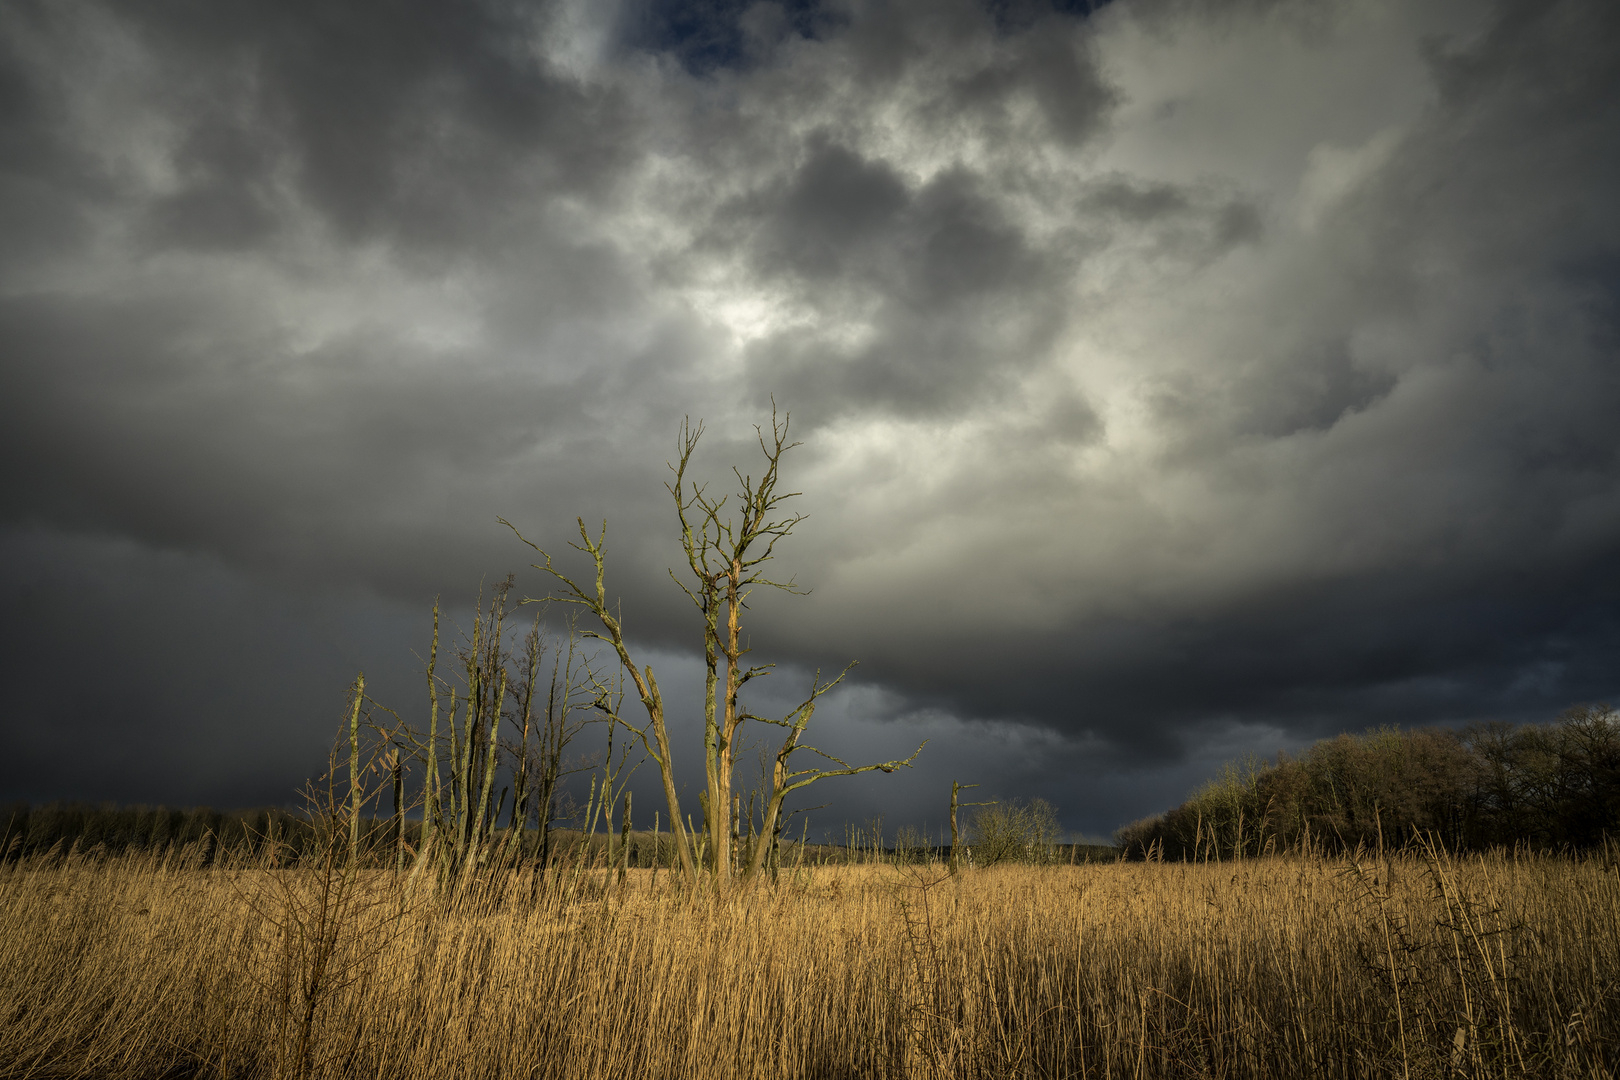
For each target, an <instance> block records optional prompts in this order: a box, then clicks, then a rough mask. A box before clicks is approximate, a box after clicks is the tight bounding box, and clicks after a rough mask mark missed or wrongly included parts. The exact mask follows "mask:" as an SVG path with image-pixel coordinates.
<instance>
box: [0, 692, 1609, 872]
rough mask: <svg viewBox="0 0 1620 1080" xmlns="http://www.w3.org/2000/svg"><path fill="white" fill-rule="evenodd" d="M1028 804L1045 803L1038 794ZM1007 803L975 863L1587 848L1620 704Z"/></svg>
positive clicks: (268, 830)
mask: <svg viewBox="0 0 1620 1080" xmlns="http://www.w3.org/2000/svg"><path fill="white" fill-rule="evenodd" d="M1013 805H1014V806H1016V805H1017V804H1013ZM1033 805H1034V806H1036V807H1044V804H1041V803H1040V801H1039V800H1035V802H1034V804H1033ZM1045 809H1046V811H1047V813H1048V814H1050V808H1045ZM1008 813H1009V811H1008V810H1006V809H989V810H987V811H985V812H983V813H982V814H981V815H979V817H982V818H984V820H979V818H978V817H976V818H975V820H974V821H973V823H972V829H971V832H970V837H971V840H972V844H971V845H969V848H970V849H971V847H972V846H977V847H979V848H980V851H981V857H980V858H979V859H976V860H975V861H976V862H979V863H980V864H986V863H993V862H1000V861H1018V862H1039V863H1049V864H1053V863H1056V864H1061V863H1070V862H1096V861H1099V860H1108V859H1113V858H1119V857H1124V858H1128V859H1143V858H1148V859H1164V860H1169V861H1180V860H1189V859H1199V860H1202V859H1231V858H1245V857H1251V858H1252V857H1255V856H1259V855H1265V854H1274V853H1278V852H1286V851H1299V850H1311V851H1317V852H1323V853H1338V852H1344V851H1350V850H1354V849H1355V848H1357V847H1363V848H1369V849H1370V848H1376V847H1378V846H1379V845H1380V844H1382V845H1384V846H1386V847H1402V846H1405V845H1407V844H1409V843H1411V842H1414V841H1416V840H1418V839H1420V838H1423V837H1433V838H1435V839H1436V840H1438V841H1439V842H1440V843H1441V844H1443V845H1444V846H1445V847H1446V848H1447V849H1448V850H1451V851H1454V852H1463V851H1481V850H1487V849H1490V848H1496V847H1507V848H1512V847H1522V848H1529V849H1532V850H1537V851H1578V850H1589V849H1593V848H1597V847H1600V846H1601V845H1602V844H1603V842H1604V839H1605V837H1615V836H1620V713H1617V712H1616V711H1615V710H1614V709H1612V708H1610V707H1609V706H1606V705H1583V706H1578V707H1576V708H1573V709H1570V710H1569V711H1568V712H1566V713H1564V714H1563V715H1562V716H1561V717H1559V718H1558V719H1557V720H1555V721H1553V722H1551V723H1543V724H1523V725H1512V724H1505V723H1491V724H1479V725H1474V726H1471V727H1466V728H1462V729H1460V730H1452V729H1447V728H1423V729H1418V730H1413V731H1399V730H1396V729H1393V728H1382V729H1376V730H1372V731H1368V732H1365V733H1363V734H1359V735H1349V734H1347V735H1340V736H1338V737H1336V738H1332V739H1324V740H1322V741H1320V742H1318V743H1316V744H1314V745H1313V746H1311V747H1310V748H1309V749H1307V750H1305V751H1304V752H1303V753H1301V754H1299V755H1297V756H1290V755H1288V754H1279V755H1278V756H1277V758H1276V760H1275V761H1262V760H1256V759H1251V760H1250V761H1248V762H1243V763H1233V764H1228V765H1227V766H1226V767H1225V768H1224V770H1223V772H1222V774H1221V775H1220V776H1219V777H1217V778H1216V779H1214V780H1211V781H1209V782H1208V783H1207V784H1205V785H1204V786H1203V787H1201V788H1199V789H1198V790H1197V791H1196V792H1195V793H1194V794H1193V795H1192V796H1191V797H1190V798H1188V799H1187V801H1186V802H1184V803H1182V804H1181V805H1180V806H1177V807H1176V808H1174V809H1172V810H1170V811H1167V812H1166V813H1163V814H1159V815H1155V816H1153V817H1150V818H1145V819H1143V820H1141V821H1138V822H1134V823H1133V824H1131V825H1127V826H1126V827H1124V828H1122V829H1120V830H1119V831H1118V833H1116V835H1115V840H1116V844H1115V845H1114V846H1112V847H1110V846H1107V845H1101V844H1071V843H1062V842H1058V841H1057V839H1056V828H1055V825H1056V822H1055V817H1054V820H1052V821H1051V822H1050V823H1049V824H1047V825H1044V826H1043V827H1041V828H1038V829H1035V830H1034V831H1033V832H1031V833H1030V837H1024V836H1023V832H1024V831H1025V830H1022V829H1019V830H1016V831H1018V833H1019V836H1018V837H1017V838H1016V839H1017V842H1018V846H1019V848H1020V850H1018V851H1017V852H1016V853H1014V852H1012V851H1011V850H1009V851H1008V852H1006V853H1000V852H996V853H992V851H991V850H990V848H991V847H992V841H993V839H995V840H999V837H998V836H997V834H996V830H997V828H998V826H999V827H1000V831H1003V832H1005V831H1007V828H1006V826H1007V824H1008V823H1006V822H1002V821H1001V820H1000V819H1001V818H1004V817H1007V816H1008ZM402 824H403V828H404V829H405V830H406V836H405V840H406V843H407V844H409V845H410V846H411V847H412V848H415V847H416V846H417V845H418V844H419V843H420V834H421V823H420V822H419V821H407V822H404V823H402ZM396 827H397V826H396V821H395V820H394V819H391V818H389V817H386V816H381V815H379V816H376V817H366V818H365V819H364V821H363V825H362V829H363V831H364V833H365V839H366V842H365V845H364V846H365V847H367V848H368V849H370V848H372V847H375V846H380V844H381V843H384V842H386V839H387V838H389V837H390V834H391V830H393V829H395V828H396ZM506 831H507V830H505V829H501V830H497V832H499V833H502V834H504V833H505V832H506ZM526 833H527V835H526V836H525V841H526V842H525V843H524V844H522V845H520V847H521V848H527V849H531V850H538V848H539V847H540V842H539V841H540V837H539V833H538V830H535V829H533V828H531V829H529V830H526ZM557 833H558V835H557V837H556V844H555V854H554V856H553V860H554V861H566V862H570V863H571V862H575V861H584V862H587V863H594V862H598V861H602V862H605V861H606V860H607V859H608V858H610V857H611V852H610V851H609V850H607V844H608V841H607V837H606V836H605V835H603V834H601V833H594V832H593V833H590V834H586V833H584V832H582V831H580V830H578V829H567V828H563V829H559V830H557ZM1030 839H1033V841H1034V844H1033V846H1035V847H1039V849H1040V850H1039V852H1038V853H1037V852H1034V851H1033V850H1032V845H1031V844H1029V843H1028V841H1029V840H1030ZM629 840H630V849H629V850H628V851H627V852H624V853H623V855H625V856H628V859H627V860H626V865H628V866H629V867H642V868H645V867H652V866H662V867H669V866H670V865H671V860H672V857H673V856H672V852H671V850H670V849H669V838H668V835H667V834H664V835H662V836H659V835H655V834H653V833H652V832H650V831H648V830H635V831H633V832H632V833H631V834H630V836H629ZM745 843H746V841H745ZM267 844H274V845H276V846H278V847H279V849H280V850H281V852H282V853H283V854H282V857H283V858H285V859H288V860H290V861H292V862H296V861H298V860H299V859H300V858H301V857H302V856H303V855H304V854H306V853H310V852H314V851H316V850H318V849H319V839H318V831H317V825H316V824H315V823H314V822H313V821H312V819H311V817H310V816H308V815H307V814H305V813H299V812H294V811H289V810H285V809H282V808H263V809H255V810H240V811H231V812H221V811H217V810H213V809H210V808H207V807H200V808H188V809H177V808H172V807H165V806H117V805H114V804H111V803H102V804H90V803H75V802H53V803H46V804H44V805H40V806H31V805H30V804H28V803H24V802H17V803H12V804H10V805H7V806H4V807H0V858H5V859H15V858H20V857H29V856H38V855H42V854H45V853H47V852H49V851H51V850H53V849H55V850H58V851H61V852H63V853H66V852H69V851H77V852H78V853H80V854H89V853H91V852H96V851H100V852H105V853H107V854H119V853H123V852H151V851H161V850H165V849H170V848H173V849H177V850H178V849H183V848H185V847H187V846H188V845H190V846H192V847H193V848H194V851H195V855H196V858H197V859H198V860H199V861H200V862H202V863H203V864H207V863H209V862H212V861H213V860H214V858H215V857H216V855H224V854H254V853H257V852H260V851H262V850H264V849H265V847H266V845H267ZM548 846H550V845H548ZM785 846H786V847H787V848H788V850H787V851H786V852H784V855H785V858H786V860H787V861H789V862H801V861H802V862H805V863H810V864H814V865H826V864H829V863H837V864H853V863H880V862H886V863H892V864H895V865H908V864H913V863H919V862H931V861H944V860H946V859H948V858H949V855H950V848H949V846H948V845H945V846H939V845H935V844H932V843H927V842H925V841H923V839H922V838H921V837H919V836H917V835H916V834H915V833H914V831H912V830H901V831H900V832H899V833H897V834H895V835H894V836H891V837H884V836H883V835H882V833H881V827H879V831H877V832H876V833H875V834H874V832H873V831H872V830H871V829H870V828H867V829H861V828H856V827H853V826H852V827H851V828H850V829H849V830H847V835H846V836H845V837H844V838H843V841H842V842H841V843H804V842H802V841H800V842H791V841H790V842H788V843H787V844H786V845H785ZM1001 846H1008V844H1007V842H1004V841H1003V842H1001ZM801 849H802V850H801ZM1037 854H1038V856H1039V857H1035V856H1036V855H1037ZM621 857H622V856H621Z"/></svg>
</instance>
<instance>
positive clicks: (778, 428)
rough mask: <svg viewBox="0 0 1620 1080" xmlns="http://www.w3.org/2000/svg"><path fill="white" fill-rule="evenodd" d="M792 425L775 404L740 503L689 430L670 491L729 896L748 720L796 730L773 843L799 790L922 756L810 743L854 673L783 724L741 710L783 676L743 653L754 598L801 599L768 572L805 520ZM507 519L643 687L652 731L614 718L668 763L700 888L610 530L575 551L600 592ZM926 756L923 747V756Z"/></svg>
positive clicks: (676, 832) (707, 776)
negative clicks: (881, 756)
mask: <svg viewBox="0 0 1620 1080" xmlns="http://www.w3.org/2000/svg"><path fill="white" fill-rule="evenodd" d="M788 424H789V418H788V417H787V416H786V415H785V414H783V415H781V416H779V415H778V414H777V412H776V409H775V405H774V403H773V405H772V410H771V425H770V426H771V434H770V435H769V436H766V435H765V433H764V429H763V428H762V427H758V426H756V427H755V429H754V431H755V435H756V437H757V441H758V443H759V448H760V451H761V453H762V454H763V455H764V458H765V463H764V469H763V471H762V473H761V474H760V476H759V478H758V479H757V480H756V479H754V477H753V476H752V475H751V474H745V473H743V472H742V471H741V470H740V469H735V468H734V469H733V470H732V472H733V475H734V476H735V477H736V479H737V483H738V490H737V491H736V493H735V503H732V498H733V497H732V496H723V497H720V498H718V499H715V498H711V497H710V496H709V495H708V493H707V488H706V486H705V485H698V484H694V483H692V481H691V480H690V479H689V477H688V473H689V471H690V469H691V465H692V459H693V455H694V454H695V452H696V450H697V446H698V442H699V440H700V439H701V438H702V436H703V424H702V423H701V422H699V423H697V424H696V425H693V424H692V423H691V422H690V421H686V422H683V423H682V424H681V428H680V436H679V441H678V444H677V447H678V458H677V461H676V462H675V463H672V464H671V465H670V466H669V467H670V469H671V471H672V472H673V473H674V474H675V476H674V480H673V481H672V482H670V483H669V484H667V485H666V486H667V488H668V490H669V493H670V495H671V496H672V497H673V499H674V501H675V511H676V517H677V518H678V519H679V521H680V526H681V544H682V548H683V550H684V551H685V553H686V559H687V568H688V570H689V571H690V574H691V577H690V579H689V580H682V578H681V577H680V576H677V575H676V574H675V572H674V571H673V570H671V571H670V577H671V578H672V579H674V580H675V582H676V584H678V585H679V586H680V588H681V590H682V591H683V592H684V593H685V594H686V596H687V598H688V599H689V600H691V602H692V604H693V606H694V607H696V608H697V610H698V613H699V615H700V616H701V618H702V620H703V646H704V663H705V667H706V669H707V670H706V676H705V683H704V728H703V762H704V789H703V791H702V792H701V793H700V801H701V802H702V806H703V820H704V825H703V829H702V840H703V842H702V844H701V845H698V846H699V849H700V850H702V851H703V853H704V855H706V856H707V857H706V859H704V860H703V861H704V862H705V863H706V867H707V869H709V870H710V871H711V872H712V873H713V874H714V876H715V879H716V884H717V887H720V888H723V887H724V885H725V882H726V880H727V879H728V878H729V877H730V875H731V874H732V872H733V867H734V865H735V864H734V854H733V847H734V843H735V841H734V836H733V831H734V830H733V827H732V821H731V818H732V815H733V813H734V805H733V798H732V781H733V774H734V772H735V766H736V755H737V752H738V750H739V749H740V745H741V744H740V741H739V735H740V729H741V728H742V725H743V724H744V723H746V722H747V721H748V720H760V721H763V722H766V723H771V724H776V725H779V726H781V727H785V728H787V729H788V735H787V739H786V741H785V742H784V743H783V745H782V748H781V749H780V750H779V751H778V752H777V760H776V765H775V771H774V777H775V779H774V782H773V790H772V793H771V797H770V799H769V800H767V803H766V814H767V815H768V823H769V825H770V826H771V827H770V828H763V827H762V829H761V834H762V835H765V836H771V835H774V834H773V828H774V823H775V821H776V819H777V817H778V816H779V815H780V813H781V807H782V802H783V800H785V799H786V797H787V796H788V795H789V794H790V793H791V792H793V791H797V790H799V789H801V788H803V787H805V786H807V785H809V784H811V783H814V782H815V781H817V780H821V779H825V778H827V777H830V776H850V775H854V774H856V773H861V772H870V771H874V770H880V771H884V772H892V771H893V770H894V769H896V768H898V767H900V766H902V765H905V766H910V764H911V762H912V760H913V759H914V758H915V757H916V756H917V754H916V752H914V753H913V754H912V755H911V757H908V758H904V759H901V760H897V761H889V762H882V763H878V764H873V765H860V766H853V765H850V764H848V763H847V762H844V761H841V760H839V759H837V758H834V757H831V756H830V755H825V754H822V752H821V751H819V750H816V749H815V748H814V747H810V746H807V745H804V744H803V743H802V742H801V739H802V737H803V735H804V731H805V728H806V726H807V725H808V724H809V721H810V717H811V716H812V714H813V713H814V712H815V702H816V699H818V698H819V697H820V696H821V695H822V694H824V693H826V692H827V691H828V690H830V689H832V687H834V686H836V685H837V684H838V683H839V682H841V681H842V680H843V675H839V677H838V678H837V679H834V680H833V681H832V682H830V683H827V684H822V683H821V681H820V676H819V673H818V675H817V678H816V681H815V684H814V685H813V686H812V688H811V694H810V697H809V698H808V699H807V700H806V701H805V702H804V703H803V704H801V705H800V706H799V708H798V709H796V710H794V711H793V712H792V713H790V714H789V715H788V716H787V717H786V718H784V719H782V720H765V719H764V718H762V717H757V716H752V715H751V714H749V713H748V712H747V711H746V710H745V709H744V708H743V707H742V705H741V704H740V696H741V693H742V690H743V687H745V686H746V685H747V684H748V683H749V682H750V681H752V680H753V679H756V678H759V677H760V676H762V675H765V674H768V673H769V672H770V669H771V667H772V665H769V664H766V665H762V666H750V665H746V664H745V662H744V661H745V657H746V656H747V655H748V653H749V652H750V649H749V647H748V646H747V645H746V644H745V643H744V642H745V639H744V636H743V631H742V622H743V612H744V611H745V610H746V609H747V604H748V598H749V596H750V595H751V594H752V592H753V590H755V589H756V588H760V587H767V588H772V589H779V590H782V591H784V592H789V593H796V594H797V593H799V592H800V590H799V589H798V588H797V587H796V585H795V583H794V582H793V580H792V579H788V580H786V581H781V580H777V579H774V578H772V577H770V576H768V574H767V573H766V567H765V564H766V563H768V562H770V561H771V559H772V558H774V557H775V552H776V545H777V543H778V542H780V541H782V540H784V539H786V538H787V537H788V536H790V535H791V534H792V532H793V530H794V528H795V527H796V526H797V525H798V524H799V523H800V522H801V521H803V520H804V517H803V515H802V514H794V513H789V512H787V511H786V510H785V508H784V504H785V503H786V502H787V501H788V500H789V499H792V498H794V497H795V496H796V495H798V494H799V493H798V492H795V491H785V490H783V489H781V487H780V486H779V481H780V469H781V462H782V458H783V456H784V455H785V454H786V453H787V452H788V451H789V450H791V449H793V448H794V447H795V446H797V445H798V444H797V443H793V442H789V441H788ZM728 504H730V505H732V506H733V507H734V511H733V512H729V513H728V511H727V506H728ZM500 521H501V523H502V524H503V525H506V526H507V527H508V528H510V529H511V530H512V531H513V533H514V534H516V535H517V537H518V539H520V540H522V541H523V542H524V543H525V544H528V546H529V547H530V548H532V549H533V550H534V551H536V552H537V553H538V554H539V555H540V556H541V558H542V559H543V560H544V561H543V562H541V563H535V564H534V567H535V569H537V570H544V571H545V572H546V573H548V574H550V575H551V576H552V577H553V578H554V579H555V580H556V581H557V583H558V584H559V585H560V586H561V592H560V593H558V594H554V597H553V598H554V599H557V600H560V601H562V602H565V603H570V604H577V605H579V606H581V607H583V608H584V609H585V610H586V611H588V612H589V613H590V614H591V615H592V616H593V617H594V618H595V620H596V621H597V622H598V623H599V624H600V625H601V627H602V629H601V630H600V631H594V630H593V631H587V632H586V634H587V636H590V637H594V638H597V639H600V640H602V641H605V642H607V643H608V644H609V645H611V646H612V648H613V650H614V652H615V654H616V655H617V657H618V660H619V664H620V667H621V669H622V670H623V671H624V672H625V673H626V674H628V675H629V677H630V680H631V682H632V683H633V684H634V686H635V689H636V693H637V696H638V697H639V698H640V700H641V703H642V707H643V709H644V711H645V712H646V716H647V722H646V723H645V724H641V725H637V724H633V723H631V722H630V721H629V720H628V719H627V718H624V717H623V716H621V715H619V714H618V713H617V712H616V711H614V712H612V713H611V714H610V718H611V720H613V721H614V722H616V723H621V724H623V725H624V726H626V727H627V728H629V729H630V730H631V731H632V732H634V733H635V735H636V736H637V737H638V738H639V739H640V741H641V743H642V745H643V747H644V748H645V749H646V751H647V756H648V757H650V758H652V760H653V761H654V762H655V763H657V765H658V768H659V772H660V774H661V775H662V778H663V785H664V797H665V801H666V802H667V803H668V806H669V813H670V821H671V825H672V829H671V834H672V840H673V842H674V845H675V851H676V854H677V856H678V858H679V860H680V864H681V868H682V871H683V873H684V874H685V875H686V876H687V878H688V879H689V880H691V879H695V876H696V872H697V865H696V864H697V859H696V858H695V857H694V853H693V847H694V838H693V837H692V836H691V835H689V834H688V832H687V830H685V829H683V828H682V827H681V824H680V822H681V819H682V814H681V810H680V803H679V798H678V795H677V788H676V785H675V771H674V760H673V757H672V754H671V748H670V745H669V737H668V732H667V729H666V724H665V711H664V701H663V697H662V695H661V694H660V692H659V689H658V681H657V679H656V678H655V677H654V675H653V671H652V669H651V668H650V667H646V668H641V667H638V666H637V665H636V663H635V662H634V661H633V660H632V658H631V656H630V652H629V649H628V647H627V645H626V644H625V640H624V632H623V627H622V625H621V623H620V621H619V619H618V616H617V614H616V609H614V608H613V607H611V606H610V604H609V602H608V595H607V589H606V585H605V583H604V579H605V560H606V554H605V547H606V535H607V526H606V524H605V523H604V525H603V527H602V531H601V532H600V533H598V534H597V535H596V536H595V537H594V538H593V537H592V536H591V534H590V533H589V531H588V530H587V529H586V527H585V523H584V521H583V519H581V520H579V521H578V526H579V536H580V542H579V543H577V544H570V546H571V547H573V548H574V549H575V550H577V551H580V552H583V553H584V554H586V555H588V556H590V558H591V560H592V562H593V564H594V569H595V572H596V573H595V580H594V582H593V583H588V584H586V585H581V584H580V583H578V582H577V581H576V580H575V579H573V578H571V577H569V576H568V575H567V574H565V573H564V572H563V571H562V570H561V569H560V568H558V567H557V566H556V565H555V564H554V562H553V560H552V556H551V555H550V554H548V553H547V552H546V551H544V550H543V549H541V548H540V547H539V546H537V545H536V544H534V543H533V542H532V541H530V540H529V539H528V538H527V537H525V536H523V534H522V533H521V532H519V531H518V530H517V528H516V526H513V525H512V524H511V523H510V522H508V521H506V519H504V518H502V519H500ZM846 671H847V669H846ZM801 749H806V750H811V751H812V752H814V753H816V754H821V755H822V756H823V757H825V758H826V759H827V760H828V761H830V762H831V763H832V764H833V765H834V766H836V767H835V768H826V769H802V770H797V771H795V770H793V769H791V768H790V767H789V764H788V759H789V758H790V757H791V756H792V755H793V754H794V753H796V752H797V751H799V750H801ZM921 749H922V747H921V746H919V747H918V748H917V751H918V752H920V751H921ZM768 847H769V845H765V844H761V845H759V847H758V849H757V850H756V851H755V853H754V855H753V857H752V858H751V859H750V861H749V865H748V867H747V868H746V870H745V872H746V873H750V874H751V873H753V872H755V871H756V870H757V869H758V868H759V867H760V866H761V865H762V864H763V862H764V861H765V857H766V855H765V853H766V850H767V848H768Z"/></svg>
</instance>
